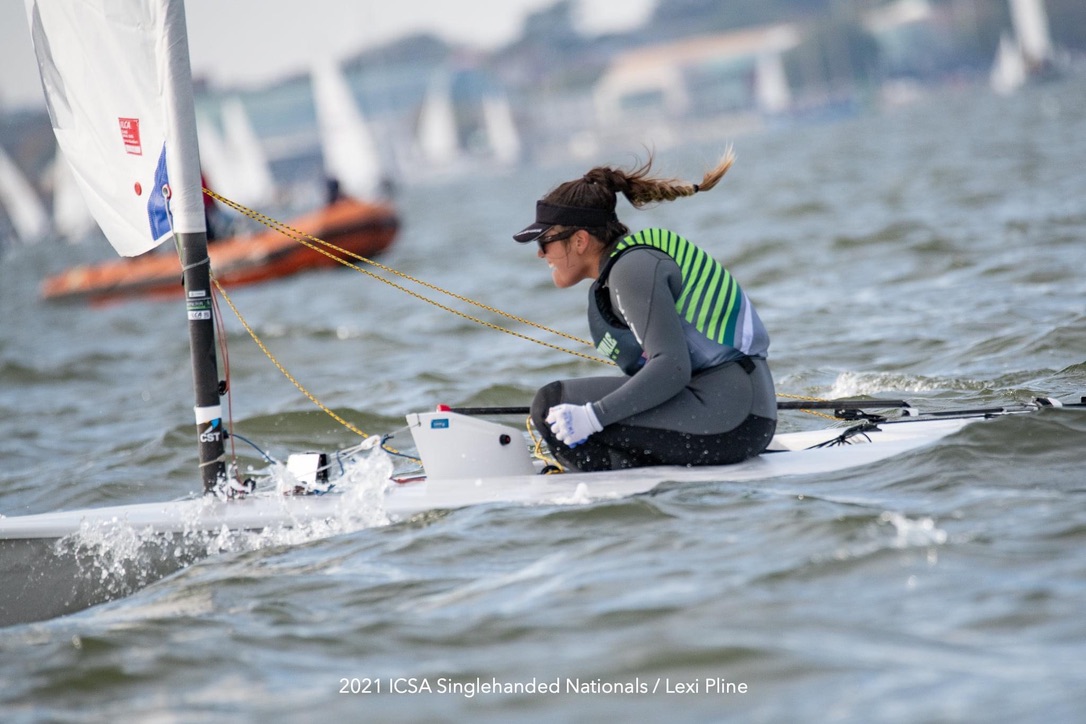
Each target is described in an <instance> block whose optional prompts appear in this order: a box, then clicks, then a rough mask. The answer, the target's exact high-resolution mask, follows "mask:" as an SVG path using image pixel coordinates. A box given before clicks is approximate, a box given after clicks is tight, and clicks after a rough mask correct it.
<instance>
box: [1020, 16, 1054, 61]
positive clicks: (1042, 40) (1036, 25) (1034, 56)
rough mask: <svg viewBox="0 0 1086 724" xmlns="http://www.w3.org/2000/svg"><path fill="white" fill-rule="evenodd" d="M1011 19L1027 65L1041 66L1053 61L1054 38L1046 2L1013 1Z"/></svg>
mask: <svg viewBox="0 0 1086 724" xmlns="http://www.w3.org/2000/svg"><path fill="white" fill-rule="evenodd" d="M1011 18H1012V20H1013V21H1014V34H1015V36H1016V37H1017V39H1018V48H1019V50H1020V51H1021V53H1022V55H1023V56H1025V60H1026V63H1027V65H1034V66H1036V65H1041V64H1044V63H1046V62H1048V61H1050V60H1051V59H1052V37H1051V36H1050V35H1049V32H1048V13H1046V12H1045V5H1044V0H1011Z"/></svg>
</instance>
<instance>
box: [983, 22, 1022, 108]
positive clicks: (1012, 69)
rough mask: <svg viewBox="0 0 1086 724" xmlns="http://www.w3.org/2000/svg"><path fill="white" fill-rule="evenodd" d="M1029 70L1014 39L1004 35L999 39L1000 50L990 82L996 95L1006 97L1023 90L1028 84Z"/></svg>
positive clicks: (997, 52) (990, 75)
mask: <svg viewBox="0 0 1086 724" xmlns="http://www.w3.org/2000/svg"><path fill="white" fill-rule="evenodd" d="M1026 76H1027V69H1026V61H1025V58H1023V57H1022V51H1021V50H1020V49H1019V47H1018V43H1016V42H1015V41H1014V39H1013V38H1012V37H1011V36H1010V35H1008V34H1007V33H1004V34H1003V36H1002V37H1001V38H1000V39H999V50H998V51H996V59H995V62H993V63H992V71H991V73H990V74H989V77H988V82H989V85H991V87H992V90H994V91H995V92H996V93H1001V94H1003V95H1006V94H1008V93H1013V92H1014V91H1016V90H1018V89H1019V88H1021V87H1022V86H1023V85H1024V84H1025V82H1026Z"/></svg>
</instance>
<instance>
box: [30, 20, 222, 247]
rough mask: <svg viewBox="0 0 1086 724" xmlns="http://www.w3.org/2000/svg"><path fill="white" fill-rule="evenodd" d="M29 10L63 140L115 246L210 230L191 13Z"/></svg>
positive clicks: (149, 244)
mask: <svg viewBox="0 0 1086 724" xmlns="http://www.w3.org/2000/svg"><path fill="white" fill-rule="evenodd" d="M25 4H26V10H27V16H28V18H29V20H30V28H31V37H32V40H33V43H34V51H35V54H36V55H37V59H38V67H39V71H40V74H41V78H42V86H43V88H44V90H45V96H46V103H47V106H48V109H49V116H50V118H51V120H52V124H53V129H54V132H55V133H56V137H57V142H58V143H59V145H60V148H61V150H62V151H63V153H64V157H65V158H66V159H67V160H68V162H69V163H70V164H71V166H72V170H73V175H74V176H75V179H76V183H77V184H78V186H79V189H80V191H81V192H82V194H83V198H84V199H86V201H87V206H88V208H90V211H91V214H92V215H93V216H94V218H95V220H96V221H97V222H98V225H99V226H100V227H101V228H102V231H103V232H105V235H106V237H107V238H108V239H109V241H110V243H111V244H112V245H113V247H114V248H115V249H116V250H117V252H118V253H120V254H122V255H124V256H134V255H136V254H141V253H143V252H145V251H148V250H149V249H152V248H154V247H155V246H157V245H158V244H159V243H161V242H162V241H164V240H165V239H167V238H169V237H170V235H171V233H172V230H174V229H175V230H176V231H179V232H191V233H195V232H200V231H203V230H204V215H203V202H202V199H201V196H200V192H199V188H200V187H199V156H198V153H199V151H198V147H197V142H196V129H195V123H194V122H193V121H192V120H191V119H192V118H193V117H194V114H193V113H191V112H188V111H190V110H191V106H192V97H191V70H190V66H189V58H188V33H187V29H186V27H185V12H184V7H183V5H182V4H181V3H180V2H161V1H160V2H147V1H146V0H81V1H80V2H54V1H52V0H25ZM175 89H177V90H176V92H175ZM185 89H187V93H186V91H185ZM178 109H180V112H178ZM170 119H178V120H176V121H171V120H170ZM167 169H168V172H167ZM194 175H195V180H194V179H193V176H194ZM164 189H167V191H165V192H164ZM167 193H169V195H170V200H169V211H170V215H169V216H168V215H167V213H166V195H167ZM171 225H172V229H171Z"/></svg>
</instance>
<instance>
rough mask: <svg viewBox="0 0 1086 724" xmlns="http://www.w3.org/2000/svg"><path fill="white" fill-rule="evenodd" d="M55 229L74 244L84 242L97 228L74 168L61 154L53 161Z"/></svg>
mask: <svg viewBox="0 0 1086 724" xmlns="http://www.w3.org/2000/svg"><path fill="white" fill-rule="evenodd" d="M53 228H54V229H55V230H56V232H57V233H58V234H60V236H61V237H63V238H64V239H66V240H68V241H70V242H73V243H75V242H80V241H83V240H84V239H85V238H86V237H87V236H88V235H89V234H90V233H91V231H92V230H93V229H94V228H95V224H94V217H93V216H91V212H90V209H88V208H87V202H86V201H84V200H83V194H82V193H80V191H79V186H78V185H77V184H76V182H75V176H74V175H72V167H71V166H69V165H68V162H67V161H65V160H64V157H63V156H62V155H61V154H60V153H59V152H58V153H57V157H56V159H55V160H54V161H53Z"/></svg>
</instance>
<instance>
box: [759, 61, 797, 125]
mask: <svg viewBox="0 0 1086 724" xmlns="http://www.w3.org/2000/svg"><path fill="white" fill-rule="evenodd" d="M754 87H755V93H756V96H757V99H758V107H759V108H760V109H761V110H762V111H763V112H764V113H770V114H773V113H783V112H784V111H787V110H788V109H789V108H790V107H791V106H792V90H791V88H790V87H789V86H788V75H787V73H786V72H785V70H784V60H783V59H782V58H781V54H780V53H772V52H770V53H763V54H762V55H761V56H759V57H758V64H757V65H756V66H755V69H754Z"/></svg>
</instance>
